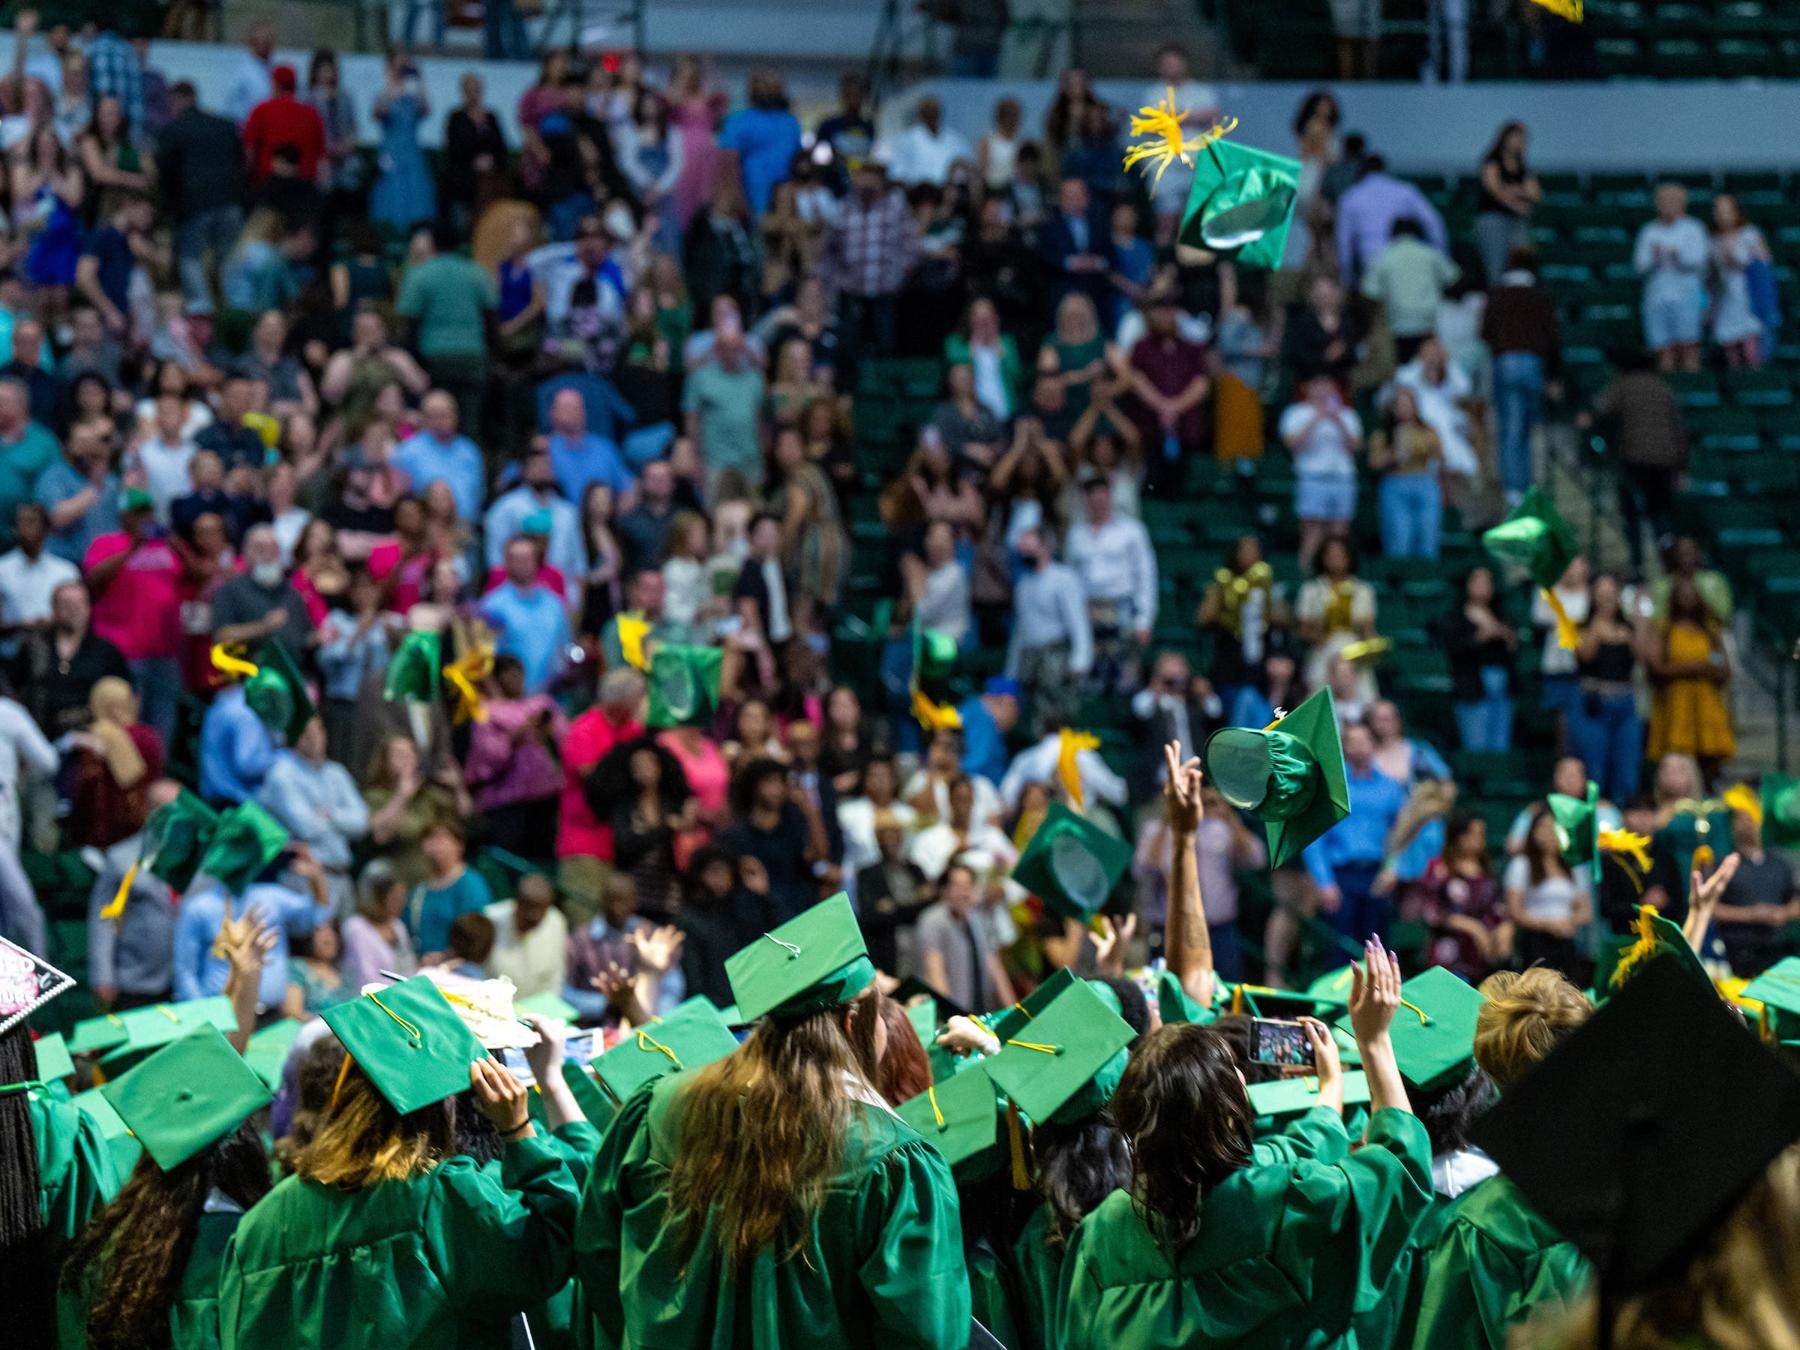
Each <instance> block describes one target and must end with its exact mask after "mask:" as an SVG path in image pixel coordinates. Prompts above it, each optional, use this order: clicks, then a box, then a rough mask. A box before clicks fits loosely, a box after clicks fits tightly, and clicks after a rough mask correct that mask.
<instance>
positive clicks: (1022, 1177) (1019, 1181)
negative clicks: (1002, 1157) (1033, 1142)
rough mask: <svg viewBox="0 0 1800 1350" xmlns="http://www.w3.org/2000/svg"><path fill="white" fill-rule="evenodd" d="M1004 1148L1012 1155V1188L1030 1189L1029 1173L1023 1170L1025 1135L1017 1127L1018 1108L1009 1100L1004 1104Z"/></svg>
mask: <svg viewBox="0 0 1800 1350" xmlns="http://www.w3.org/2000/svg"><path fill="white" fill-rule="evenodd" d="M1006 1148H1007V1152H1008V1153H1010V1154H1011V1155H1012V1188H1013V1189H1014V1190H1015V1191H1028V1190H1030V1189H1031V1173H1029V1172H1027V1171H1026V1170H1025V1137H1024V1132H1023V1131H1022V1130H1021V1129H1020V1128H1019V1108H1018V1107H1016V1106H1014V1105H1013V1104H1012V1103H1011V1102H1008V1103H1007V1104H1006Z"/></svg>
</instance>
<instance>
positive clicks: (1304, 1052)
mask: <svg viewBox="0 0 1800 1350" xmlns="http://www.w3.org/2000/svg"><path fill="white" fill-rule="evenodd" d="M1250 1058H1251V1059H1252V1060H1254V1061H1255V1062H1256V1063H1258V1064H1273V1065H1275V1066H1277V1067H1278V1068H1293V1067H1296V1066H1299V1067H1305V1066H1307V1065H1310V1064H1311V1063H1312V1062H1313V1050H1312V1042H1311V1041H1310V1040H1308V1039H1307V1037H1306V1028H1305V1027H1303V1026H1301V1025H1300V1024H1299V1023H1298V1022H1279V1021H1276V1020H1274V1019H1273V1018H1268V1017H1258V1018H1255V1019H1253V1020H1252V1021H1251V1023H1250Z"/></svg>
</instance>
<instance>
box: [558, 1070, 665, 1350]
mask: <svg viewBox="0 0 1800 1350" xmlns="http://www.w3.org/2000/svg"><path fill="white" fill-rule="evenodd" d="M655 1087H656V1084H655V1083H654V1082H651V1083H646V1084H645V1085H644V1086H643V1087H641V1088H640V1089H638V1091H636V1092H634V1093H633V1094H632V1095H631V1096H630V1097H628V1098H626V1100H625V1103H624V1105H622V1106H620V1108H619V1113H618V1114H617V1115H616V1116H614V1117H613V1119H612V1123H611V1124H610V1125H608V1126H607V1127H606V1130H605V1132H604V1133H603V1134H602V1135H601V1137H600V1146H599V1149H598V1150H597V1151H596V1152H595V1155H594V1161H593V1166H592V1168H591V1169H590V1170H589V1172H588V1179H587V1185H586V1186H585V1187H584V1188H583V1190H582V1195H581V1210H580V1213H579V1214H578V1216H577V1217H576V1220H575V1281H576V1284H577V1285H578V1286H579V1288H580V1292H581V1306H582V1308H583V1310H584V1311H585V1312H586V1314H587V1315H586V1317H584V1318H581V1319H579V1323H580V1325H579V1326H578V1328H577V1335H578V1336H585V1340H584V1341H583V1343H584V1344H587V1345H592V1346H595V1347H604V1350H614V1347H617V1346H620V1345H623V1344H624V1340H625V1307H624V1303H623V1302H622V1301H621V1299H620V1289H619V1282H620V1278H621V1271H620V1266H621V1259H622V1250H623V1241H622V1239H623V1236H624V1221H625V1210H626V1208H627V1204H626V1202H625V1200H624V1198H623V1197H622V1196H621V1195H620V1184H621V1182H622V1180H623V1178H624V1176H625V1169H626V1165H627V1161H628V1160H638V1161H642V1160H645V1159H647V1157H648V1154H649V1132H648V1130H647V1129H646V1128H645V1126H646V1122H647V1121H648V1118H649V1114H650V1095H651V1093H652V1091H653V1090H654V1089H655Z"/></svg>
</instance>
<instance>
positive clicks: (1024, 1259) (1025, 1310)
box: [989, 1200, 1068, 1350]
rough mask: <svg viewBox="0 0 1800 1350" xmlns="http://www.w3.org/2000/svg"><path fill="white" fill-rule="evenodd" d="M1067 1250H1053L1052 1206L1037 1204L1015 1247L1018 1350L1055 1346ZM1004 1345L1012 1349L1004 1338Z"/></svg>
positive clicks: (1038, 1349)
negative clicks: (1058, 1297) (1059, 1290)
mask: <svg viewBox="0 0 1800 1350" xmlns="http://www.w3.org/2000/svg"><path fill="white" fill-rule="evenodd" d="M1067 1246H1068V1244H1067V1243H1065V1244H1064V1245H1063V1246H1062V1247H1060V1248H1058V1249H1056V1250H1055V1251H1052V1250H1051V1249H1050V1206H1049V1205H1048V1204H1047V1203H1045V1202H1044V1201H1042V1200H1040V1201H1038V1204H1037V1208H1036V1209H1034V1210H1032V1211H1031V1217H1030V1218H1029V1219H1027V1220H1025V1226H1024V1227H1023V1228H1021V1229H1020V1230H1019V1236H1018V1240H1017V1241H1015V1242H1014V1243H1013V1269H1014V1271H1015V1272H1016V1273H1017V1276H1018V1282H1019V1340H1018V1346H1017V1350H1045V1347H1047V1346H1051V1345H1054V1344H1055V1343H1056V1341H1055V1339H1054V1338H1055V1336H1056V1314H1057V1305H1056V1287H1057V1284H1058V1283H1059V1282H1060V1281H1061V1279H1062V1258H1063V1252H1064V1251H1065V1250H1067ZM989 1329H990V1330H992V1328H989ZM1002 1343H1003V1344H1005V1345H1007V1346H1009V1347H1010V1346H1012V1345H1013V1343H1012V1342H1011V1341H1007V1340H1005V1338H1004V1337H1003V1338H1002Z"/></svg>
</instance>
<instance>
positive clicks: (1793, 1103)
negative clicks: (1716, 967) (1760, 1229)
mask: <svg viewBox="0 0 1800 1350" xmlns="http://www.w3.org/2000/svg"><path fill="white" fill-rule="evenodd" d="M1473 1138H1474V1142H1475V1143H1476V1144H1477V1145H1479V1146H1480V1147H1481V1148H1483V1149H1485V1150H1486V1151H1487V1153H1488V1154H1489V1155H1491V1156H1492V1157H1493V1159H1494V1161H1495V1162H1497V1163H1499V1164H1500V1170H1501V1171H1502V1172H1504V1173H1505V1174H1506V1176H1507V1177H1508V1179H1510V1180H1511V1181H1512V1183H1513V1184H1514V1185H1515V1186H1517V1187H1518V1188H1519V1190H1520V1191H1521V1192H1523V1194H1524V1196H1525V1199H1526V1200H1527V1201H1529V1202H1530V1204H1531V1205H1532V1206H1533V1207H1534V1208H1535V1209H1537V1211H1538V1212H1539V1213H1540V1214H1542V1215H1543V1216H1544V1218H1545V1219H1547V1220H1548V1221H1549V1222H1550V1223H1551V1224H1552V1225H1553V1226H1554V1227H1556V1228H1557V1229H1558V1230H1559V1231H1560V1232H1561V1233H1562V1234H1563V1235H1564V1236H1565V1237H1567V1238H1568V1239H1569V1240H1570V1241H1572V1242H1573V1243H1574V1244H1575V1245H1576V1246H1577V1247H1579V1248H1580V1249H1581V1250H1582V1251H1583V1252H1584V1253H1585V1254H1586V1255H1587V1256H1588V1257H1589V1258H1590V1259H1591V1260H1592V1261H1593V1262H1594V1264H1595V1266H1596V1268H1597V1269H1598V1271H1599V1274H1600V1280H1601V1284H1602V1287H1603V1289H1605V1290H1606V1291H1607V1292H1608V1293H1610V1294H1611V1295H1612V1296H1613V1297H1615V1298H1616V1297H1624V1296H1629V1295H1631V1294H1633V1293H1635V1292H1637V1291H1639V1290H1641V1289H1643V1288H1645V1287H1646V1286H1648V1285H1651V1284H1653V1283H1654V1282H1656V1281H1657V1280H1658V1279H1659V1278H1667V1277H1669V1276H1671V1275H1673V1274H1675V1273H1676V1272H1677V1271H1679V1270H1680V1268H1681V1267H1682V1266H1683V1265H1684V1264H1685V1263H1686V1261H1687V1260H1688V1259H1689V1258H1690V1257H1691V1256H1692V1255H1693V1254H1694V1249H1695V1246H1696V1244H1698V1243H1699V1242H1700V1241H1702V1240H1703V1239H1704V1238H1705V1237H1707V1236H1708V1234H1710V1233H1711V1232H1712V1230H1713V1229H1715V1228H1716V1227H1717V1226H1718V1225H1719V1224H1720V1223H1721V1222H1723V1221H1724V1219H1725V1218H1726V1217H1727V1216H1728V1215H1729V1214H1730V1213H1731V1211H1732V1209H1733V1208H1734V1207H1735V1206H1736V1204H1737V1202H1738V1200H1739V1199H1740V1197H1742V1196H1743V1194H1744V1192H1745V1191H1747V1190H1748V1189H1749V1188H1750V1187H1751V1185H1752V1184H1753V1183H1754V1182H1755V1181H1756V1180H1757V1179H1758V1178H1759V1177H1761V1176H1762V1174H1763V1170H1764V1168H1766V1167H1767V1166H1768V1164H1769V1162H1770V1161H1771V1160H1772V1159H1773V1158H1774V1157H1775V1156H1776V1155H1777V1154H1779V1153H1780V1152H1781V1151H1782V1150H1783V1149H1785V1148H1787V1147H1788V1146H1789V1145H1791V1144H1792V1143H1794V1141H1795V1140H1797V1139H1800V1077H1797V1076H1796V1075H1795V1074H1794V1073H1793V1072H1792V1071H1791V1070H1790V1069H1789V1068H1788V1067H1787V1066H1786V1065H1785V1064H1783V1063H1782V1062H1781V1061H1780V1060H1779V1059H1778V1058H1777V1057H1776V1056H1775V1055H1774V1054H1773V1053H1771V1052H1770V1051H1769V1050H1768V1049H1766V1048H1765V1047H1763V1046H1762V1045H1760V1044H1759V1043H1758V1042H1757V1039H1756V1037H1755V1036H1753V1035H1751V1034H1749V1033H1748V1032H1747V1031H1746V1030H1745V1029H1744V1026H1743V1024H1742V1023H1741V1021H1740V1020H1739V1019H1738V1018H1737V1017H1736V1016H1735V1015H1734V1014H1733V1013H1732V1012H1731V1011H1730V1010H1728V1009H1727V1008H1726V1007H1725V1006H1724V1005H1723V1003H1721V1002H1720V1000H1719V999H1718V997H1717V996H1716V995H1714V994H1713V993H1712V992H1711V991H1710V990H1708V989H1706V988H1705V987H1703V986H1702V985H1700V984H1699V983H1698V982H1697V981H1695V980H1692V979H1690V978H1688V976H1686V975H1685V974H1683V973H1682V972H1681V969H1680V968H1679V967H1678V966H1677V965H1676V963H1675V962H1673V961H1655V962H1652V963H1651V964H1650V965H1649V966H1648V967H1647V968H1646V969H1645V970H1644V971H1643V973H1642V974H1641V975H1638V976H1636V977H1634V978H1633V979H1632V980H1630V981H1629V982H1628V983H1627V984H1626V986H1625V987H1624V988H1623V989H1620V990H1619V991H1618V992H1617V993H1616V994H1615V996H1614V997H1613V998H1612V999H1611V1000H1610V1001H1609V1002H1608V1003H1607V1004H1606V1006H1605V1007H1603V1008H1601V1009H1600V1010H1599V1011H1598V1012H1597V1013H1595V1014H1594V1016H1593V1017H1592V1018H1591V1019H1590V1020H1589V1021H1588V1022H1587V1024H1586V1025H1584V1026H1582V1027H1581V1028H1580V1029H1578V1030H1577V1031H1576V1032H1575V1033H1574V1034H1573V1035H1572V1036H1570V1037H1569V1038H1568V1039H1567V1040H1565V1041H1563V1042H1562V1044H1560V1045H1558V1046H1557V1047H1556V1049H1554V1050H1553V1051H1551V1052H1550V1054H1549V1056H1548V1057H1547V1058H1545V1060H1544V1061H1543V1062H1542V1063H1541V1064H1539V1065H1537V1066H1536V1067H1535V1068H1534V1069H1532V1071H1531V1072H1530V1073H1528V1074H1526V1075H1525V1077H1524V1078H1522V1079H1521V1080H1520V1081H1519V1082H1518V1083H1516V1084H1514V1085H1513V1086H1512V1087H1511V1088H1510V1089H1508V1091H1507V1092H1506V1094H1505V1095H1504V1096H1503V1097H1501V1098H1500V1100H1499V1102H1498V1103H1497V1104H1496V1105H1495V1106H1494V1108H1493V1109H1492V1110H1491V1111H1489V1112H1488V1113H1487V1115H1486V1116H1485V1117H1483V1118H1482V1119H1481V1120H1480V1121H1478V1122H1477V1123H1476V1125H1475V1128H1474V1132H1473Z"/></svg>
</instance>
